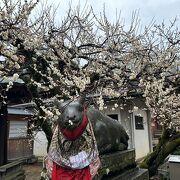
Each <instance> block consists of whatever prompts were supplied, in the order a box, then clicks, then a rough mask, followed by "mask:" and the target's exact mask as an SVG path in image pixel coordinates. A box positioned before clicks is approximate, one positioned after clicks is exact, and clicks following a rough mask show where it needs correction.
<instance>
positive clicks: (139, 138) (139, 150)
mask: <svg viewBox="0 0 180 180" xmlns="http://www.w3.org/2000/svg"><path fill="white" fill-rule="evenodd" d="M136 115H138V116H142V117H143V128H144V129H136V127H135V116H136ZM133 127H134V146H135V150H136V159H139V158H142V157H144V156H146V155H147V154H148V153H149V152H150V143H149V133H148V132H149V131H148V128H149V127H148V122H147V112H146V111H145V110H138V111H134V112H133Z"/></svg>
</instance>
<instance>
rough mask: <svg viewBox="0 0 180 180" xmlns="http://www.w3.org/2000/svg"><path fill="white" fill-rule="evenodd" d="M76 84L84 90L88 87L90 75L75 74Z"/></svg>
mask: <svg viewBox="0 0 180 180" xmlns="http://www.w3.org/2000/svg"><path fill="white" fill-rule="evenodd" d="M72 79H73V81H74V83H75V85H76V86H77V87H78V88H79V89H80V91H81V92H83V91H84V90H85V88H86V85H88V84H90V77H85V76H80V77H77V76H73V77H72Z"/></svg>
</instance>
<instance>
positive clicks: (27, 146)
mask: <svg viewBox="0 0 180 180" xmlns="http://www.w3.org/2000/svg"><path fill="white" fill-rule="evenodd" d="M32 115H33V114H32V112H31V111H29V110H27V109H25V108H19V107H11V106H10V107H8V118H7V119H8V122H9V128H8V129H9V137H8V161H14V160H17V159H24V160H28V159H31V158H32V157H33V141H32V138H31V137H30V136H29V135H28V127H29V122H30V120H31V118H32Z"/></svg>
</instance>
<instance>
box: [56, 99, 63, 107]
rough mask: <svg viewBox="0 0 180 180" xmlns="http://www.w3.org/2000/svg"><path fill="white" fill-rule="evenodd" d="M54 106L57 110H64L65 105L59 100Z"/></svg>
mask: <svg viewBox="0 0 180 180" xmlns="http://www.w3.org/2000/svg"><path fill="white" fill-rule="evenodd" d="M54 106H55V107H57V109H60V110H61V109H62V108H63V103H62V102H60V101H59V100H58V99H55V100H54Z"/></svg>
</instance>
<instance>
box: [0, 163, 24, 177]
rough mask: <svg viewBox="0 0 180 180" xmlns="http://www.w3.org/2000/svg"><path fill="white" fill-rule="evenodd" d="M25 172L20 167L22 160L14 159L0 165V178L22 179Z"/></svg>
mask: <svg viewBox="0 0 180 180" xmlns="http://www.w3.org/2000/svg"><path fill="white" fill-rule="evenodd" d="M24 179H25V174H24V170H23V169H22V161H15V162H12V163H8V164H6V165H3V166H0V180H24Z"/></svg>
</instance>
